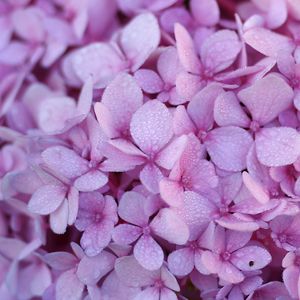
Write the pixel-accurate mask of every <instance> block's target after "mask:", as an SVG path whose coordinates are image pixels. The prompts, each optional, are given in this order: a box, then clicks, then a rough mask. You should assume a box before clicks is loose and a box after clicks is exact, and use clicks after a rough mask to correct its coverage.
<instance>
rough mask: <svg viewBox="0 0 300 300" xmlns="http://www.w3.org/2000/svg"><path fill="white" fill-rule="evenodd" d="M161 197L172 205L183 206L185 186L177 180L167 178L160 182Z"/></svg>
mask: <svg viewBox="0 0 300 300" xmlns="http://www.w3.org/2000/svg"><path fill="white" fill-rule="evenodd" d="M159 191H160V195H161V198H162V199H163V200H164V201H165V202H166V203H167V204H168V205H170V206H181V205H182V202H183V197H184V194H183V191H184V190H183V187H182V186H181V185H180V183H178V182H176V181H172V180H169V179H167V178H164V179H162V180H161V181H160V182H159Z"/></svg>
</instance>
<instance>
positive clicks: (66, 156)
mask: <svg viewBox="0 0 300 300" xmlns="http://www.w3.org/2000/svg"><path fill="white" fill-rule="evenodd" d="M42 158H43V160H44V162H45V163H46V164H47V165H48V166H49V167H50V168H51V169H53V170H54V171H57V172H58V173H59V174H61V175H63V176H65V177H67V178H74V177H77V176H80V175H82V174H84V173H86V172H87V171H88V163H87V161H86V160H85V159H83V158H81V157H80V156H79V155H78V154H77V153H76V152H75V151H73V150H71V149H68V148H66V147H63V146H54V147H50V148H48V149H46V150H45V151H43V153H42Z"/></svg>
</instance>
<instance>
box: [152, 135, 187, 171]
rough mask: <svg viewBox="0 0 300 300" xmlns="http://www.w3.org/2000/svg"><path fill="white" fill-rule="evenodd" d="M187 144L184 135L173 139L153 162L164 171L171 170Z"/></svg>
mask: <svg viewBox="0 0 300 300" xmlns="http://www.w3.org/2000/svg"><path fill="white" fill-rule="evenodd" d="M187 142H188V138H187V136H185V135H183V136H181V137H178V138H175V139H174V140H173V141H172V142H171V143H170V144H169V145H168V146H167V147H165V148H164V149H163V150H162V151H161V152H159V154H158V156H157V158H156V160H155V162H156V163H157V164H158V165H159V166H161V167H163V168H165V169H168V170H170V169H172V168H173V166H174V165H175V163H176V162H177V161H178V160H179V158H180V156H181V155H182V153H183V151H184V150H185V148H186V145H187Z"/></svg>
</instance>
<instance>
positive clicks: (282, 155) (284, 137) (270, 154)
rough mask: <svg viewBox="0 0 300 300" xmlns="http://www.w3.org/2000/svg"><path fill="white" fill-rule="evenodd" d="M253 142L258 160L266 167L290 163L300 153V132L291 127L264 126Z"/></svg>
mask: <svg viewBox="0 0 300 300" xmlns="http://www.w3.org/2000/svg"><path fill="white" fill-rule="evenodd" d="M255 142H256V153H257V157H258V160H259V161H260V163H262V164H263V165H265V166H268V167H280V166H285V165H289V164H292V163H294V162H295V161H296V160H297V158H298V157H299V155H300V134H299V133H298V132H297V131H296V130H295V129H293V128H289V127H280V128H264V129H262V130H261V131H260V132H259V133H258V134H257V136H256V141H255Z"/></svg>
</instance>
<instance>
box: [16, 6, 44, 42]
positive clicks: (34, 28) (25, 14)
mask: <svg viewBox="0 0 300 300" xmlns="http://www.w3.org/2000/svg"><path fill="white" fill-rule="evenodd" d="M43 17H44V16H43V14H42V11H41V10H39V9H38V8H34V7H33V6H32V7H29V8H27V9H20V10H16V11H15V12H14V13H13V14H12V22H13V25H14V29H15V31H16V33H17V34H18V35H19V36H20V37H21V38H23V39H25V40H28V41H32V42H41V41H43V40H44V39H45V32H44V27H43V23H42V20H43V19H42V18H43Z"/></svg>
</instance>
